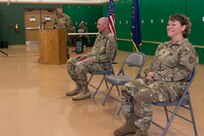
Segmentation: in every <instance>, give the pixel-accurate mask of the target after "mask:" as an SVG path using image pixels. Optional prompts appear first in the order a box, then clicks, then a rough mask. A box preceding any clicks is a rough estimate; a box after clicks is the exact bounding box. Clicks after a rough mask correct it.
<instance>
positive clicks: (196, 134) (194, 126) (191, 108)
mask: <svg viewBox="0 0 204 136" xmlns="http://www.w3.org/2000/svg"><path fill="white" fill-rule="evenodd" d="M188 99H189V108H190V109H189V110H190V113H191V118H192V124H193V129H194V133H195V136H198V132H197V127H196V123H195V118H194V114H193V107H192V103H191V99H190V96H189V98H188Z"/></svg>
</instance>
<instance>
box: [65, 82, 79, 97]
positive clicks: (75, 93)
mask: <svg viewBox="0 0 204 136" xmlns="http://www.w3.org/2000/svg"><path fill="white" fill-rule="evenodd" d="M75 84H76V88H75V89H74V90H72V91H68V92H67V93H66V95H67V96H74V95H77V94H79V93H80V90H81V85H80V84H79V83H78V82H77V81H75Z"/></svg>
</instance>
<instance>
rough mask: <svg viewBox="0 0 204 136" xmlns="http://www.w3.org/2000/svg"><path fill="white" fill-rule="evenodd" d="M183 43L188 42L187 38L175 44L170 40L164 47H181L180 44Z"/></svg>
mask: <svg viewBox="0 0 204 136" xmlns="http://www.w3.org/2000/svg"><path fill="white" fill-rule="evenodd" d="M184 42H188V39H187V38H184V39H183V40H180V41H177V42H174V43H173V42H172V40H171V41H169V42H167V44H166V46H169V47H170V46H172V45H181V44H183V43H184Z"/></svg>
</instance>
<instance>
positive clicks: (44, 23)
mask: <svg viewBox="0 0 204 136" xmlns="http://www.w3.org/2000/svg"><path fill="white" fill-rule="evenodd" d="M46 23H47V21H44V22H41V24H43V28H42V29H45V25H46Z"/></svg>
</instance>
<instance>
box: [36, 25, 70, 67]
mask: <svg viewBox="0 0 204 136" xmlns="http://www.w3.org/2000/svg"><path fill="white" fill-rule="evenodd" d="M66 39H67V35H66V33H65V32H64V31H63V30H61V29H41V30H39V50H40V63H41V64H64V63H66V62H67V53H66Z"/></svg>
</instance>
